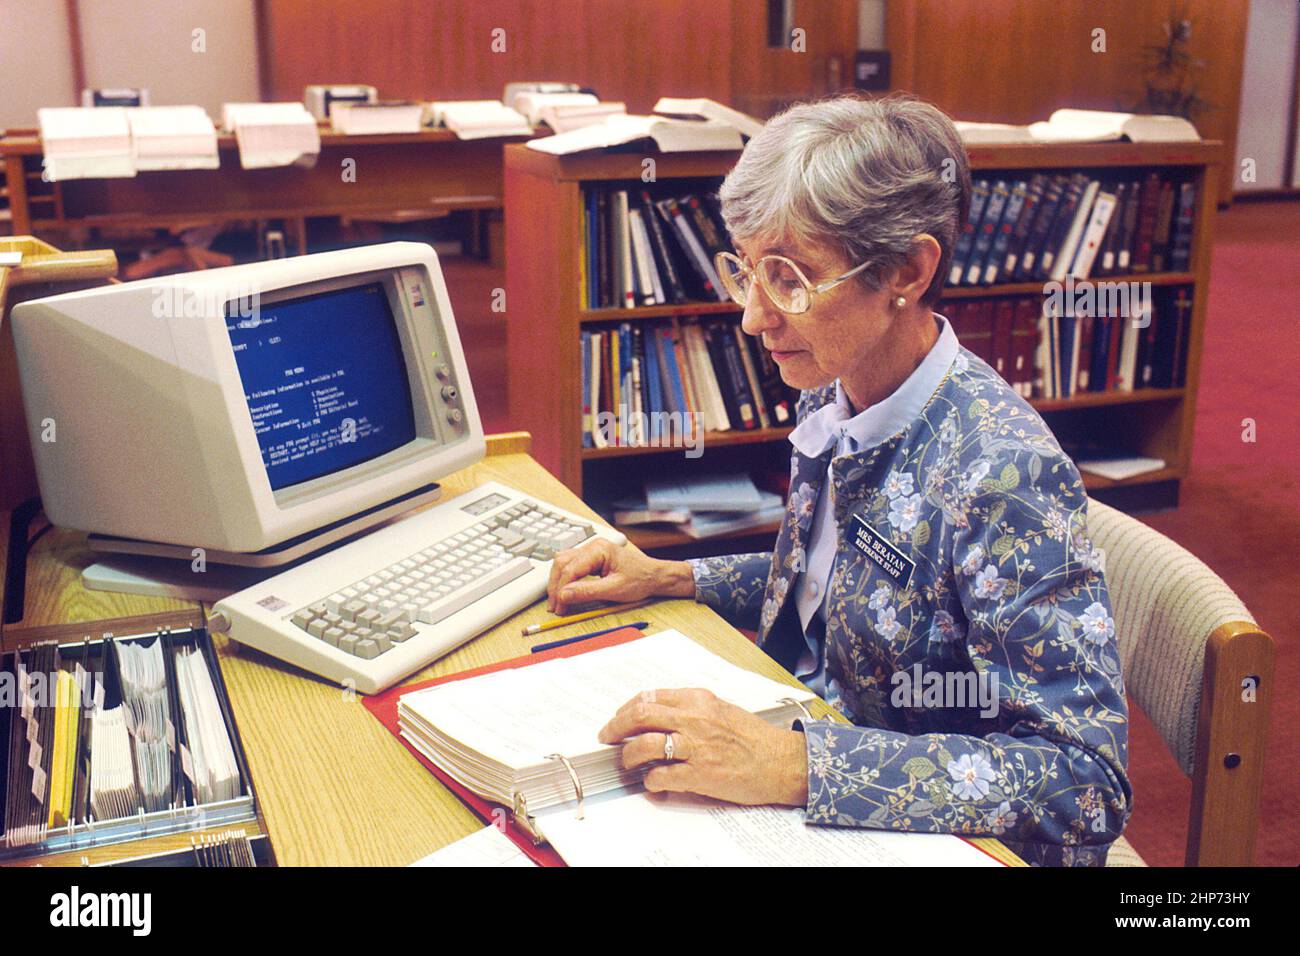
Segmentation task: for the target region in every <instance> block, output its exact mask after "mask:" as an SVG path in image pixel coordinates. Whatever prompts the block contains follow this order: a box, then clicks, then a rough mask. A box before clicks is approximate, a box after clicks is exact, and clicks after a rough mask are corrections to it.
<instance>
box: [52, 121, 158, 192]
mask: <svg viewBox="0 0 1300 956" xmlns="http://www.w3.org/2000/svg"><path fill="white" fill-rule="evenodd" d="M36 117H37V121H38V122H39V123H40V130H41V145H42V148H43V150H44V152H45V178H46V179H48V180H50V181H51V182H62V181H64V180H68V179H101V178H102V179H108V178H121V177H125V176H134V175H135V163H134V162H133V161H132V159H131V128H130V126H129V125H128V123H127V119H126V110H125V109H124V108H122V107H120V106H101V107H94V108H82V107H77V106H67V107H64V106H59V107H45V108H43V109H39V110H37V111H36Z"/></svg>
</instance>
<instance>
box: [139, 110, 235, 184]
mask: <svg viewBox="0 0 1300 956" xmlns="http://www.w3.org/2000/svg"><path fill="white" fill-rule="evenodd" d="M126 121H127V125H128V126H129V127H130V128H131V156H132V158H133V159H134V161H135V168H136V169H142V170H146V169H216V168H217V167H218V166H220V165H221V160H220V157H219V156H218V154H217V131H216V129H215V128H214V127H213V125H212V120H211V119H210V118H209V117H208V114H207V113H206V112H204V110H203V107H201V106H141V107H136V108H134V109H129V110H127V111H126Z"/></svg>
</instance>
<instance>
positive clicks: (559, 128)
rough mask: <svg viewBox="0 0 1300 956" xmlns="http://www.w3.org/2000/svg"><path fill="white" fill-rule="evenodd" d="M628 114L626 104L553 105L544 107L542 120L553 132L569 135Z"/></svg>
mask: <svg viewBox="0 0 1300 956" xmlns="http://www.w3.org/2000/svg"><path fill="white" fill-rule="evenodd" d="M626 113H627V105H626V104H624V103H551V104H549V105H547V106H543V107H542V111H541V119H542V122H543V123H545V124H546V125H547V126H549V127H550V128H551V130H552V132H556V133H567V132H569V131H570V130H574V129H582V127H584V126H591V125H592V124H593V123H603V122H604V121H605V119H606V118H607V117H610V116H622V115H625V114H626Z"/></svg>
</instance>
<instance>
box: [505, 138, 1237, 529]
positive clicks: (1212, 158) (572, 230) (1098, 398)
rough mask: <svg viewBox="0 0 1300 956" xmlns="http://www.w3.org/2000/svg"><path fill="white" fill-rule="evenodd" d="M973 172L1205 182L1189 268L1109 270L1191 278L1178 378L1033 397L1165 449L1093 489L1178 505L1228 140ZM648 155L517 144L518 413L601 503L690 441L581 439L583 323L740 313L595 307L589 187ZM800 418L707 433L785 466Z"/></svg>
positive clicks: (772, 465)
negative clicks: (610, 444) (547, 150)
mask: <svg viewBox="0 0 1300 956" xmlns="http://www.w3.org/2000/svg"><path fill="white" fill-rule="evenodd" d="M968 152H969V155H970V158H971V167H972V172H973V173H977V174H986V175H987V174H988V173H993V172H997V171H1006V172H1012V171H1015V170H1044V171H1060V170H1083V171H1087V172H1094V171H1095V172H1097V173H1099V174H1100V173H1106V172H1108V171H1109V172H1114V171H1115V170H1117V169H1121V168H1125V167H1131V168H1135V169H1136V168H1141V169H1144V170H1148V169H1150V168H1153V167H1156V168H1160V167H1175V168H1177V169H1176V171H1177V172H1179V173H1180V174H1181V175H1184V176H1187V177H1189V178H1190V179H1191V180H1192V181H1193V182H1195V183H1196V187H1197V192H1196V207H1195V222H1194V230H1193V235H1192V245H1191V261H1190V265H1191V267H1190V269H1189V270H1188V271H1185V272H1162V273H1145V274H1133V275H1108V276H1106V277H1105V279H1104V281H1108V282H1122V281H1139V282H1150V283H1152V285H1153V286H1186V287H1188V288H1189V289H1190V290H1191V292H1192V309H1191V314H1190V318H1189V322H1190V327H1189V328H1188V329H1187V330H1186V335H1187V343H1186V362H1187V364H1186V372H1185V376H1184V384H1183V385H1182V386H1180V387H1177V388H1142V389H1136V390H1134V391H1130V392H1120V391H1111V392H1085V393H1081V394H1078V395H1075V396H1073V397H1071V398H1063V399H1033V400H1032V404H1033V405H1034V406H1035V407H1036V408H1037V409H1038V410H1039V411H1040V412H1041V413H1042V414H1043V416H1044V418H1045V419H1046V420H1047V423H1048V425H1049V426H1050V427H1051V428H1052V430H1053V431H1054V432H1055V433H1056V434H1057V436H1058V438H1060V439H1061V441H1062V443H1063V444H1064V445H1066V446H1067V447H1068V446H1070V445H1071V444H1077V443H1078V442H1080V441H1082V440H1084V439H1085V438H1088V437H1094V436H1096V435H1098V434H1104V435H1107V436H1108V437H1110V438H1112V439H1113V440H1114V442H1115V443H1116V444H1118V445H1122V446H1124V447H1125V448H1127V449H1128V450H1130V451H1131V452H1132V453H1134V454H1140V455H1145V456H1151V457H1156V458H1162V459H1164V461H1165V462H1166V466H1165V467H1164V468H1162V469H1160V470H1159V471H1155V472H1151V473H1148V474H1145V475H1139V476H1136V477H1134V478H1131V479H1128V480H1126V481H1119V482H1117V481H1112V480H1108V479H1104V478H1100V477H1098V476H1093V475H1085V476H1084V481H1085V484H1086V485H1087V487H1088V489H1089V491H1090V492H1091V493H1094V494H1095V496H1096V497H1098V498H1101V499H1104V500H1107V501H1108V502H1110V503H1112V504H1115V505H1117V506H1119V507H1130V508H1131V507H1153V506H1162V505H1170V504H1175V503H1176V502H1177V495H1178V486H1179V483H1180V482H1181V481H1182V479H1183V478H1185V477H1186V475H1187V469H1188V466H1189V464H1190V459H1191V441H1192V429H1193V425H1194V419H1195V407H1196V395H1197V386H1198V380H1199V374H1198V373H1199V366H1200V356H1201V347H1202V341H1203V333H1204V327H1205V308H1206V299H1207V292H1208V280H1209V259H1210V243H1211V241H1212V238H1213V223H1214V214H1215V208H1216V206H1215V204H1216V201H1217V189H1216V187H1217V185H1218V182H1219V179H1220V166H1221V165H1222V163H1223V156H1224V152H1223V146H1222V144H1221V143H1218V142H1200V143H1145V144H1138V143H1089V144H1063V145H1043V144H1014V145H1005V146H987V145H985V146H972V147H971V148H970V149H969V150H968ZM738 155H739V154H738V153H736V152H704V153H678V154H671V153H670V154H655V155H654V160H655V167H656V168H655V172H656V182H658V183H659V184H663V183H664V182H665V181H668V180H683V181H695V182H694V183H684V185H683V191H688V190H689V189H690V188H692V187H693V186H695V185H697V184H698V182H699V181H701V180H714V181H717V180H719V179H720V178H721V177H722V176H724V175H725V174H726V172H727V171H728V170H729V169H730V168H731V166H732V164H734V163H735V161H736V159H737V157H738ZM643 158H644V156H643V155H642V154H641V153H639V152H638V153H631V152H627V153H618V152H615V153H610V152H606V153H594V152H593V153H584V154H579V155H571V156H551V155H547V154H544V153H539V152H537V151H535V150H530V149H527V148H526V147H524V146H523V145H522V144H511V145H507V146H506V147H505V205H506V208H507V210H508V213H507V215H506V217H505V220H506V260H507V269H506V315H507V357H508V362H509V364H508V368H509V375H510V381H509V407H510V415H511V422H512V424H513V425H514V426H515V427H518V428H525V429H527V430H528V431H530V432H532V434H533V453H534V455H535V456H536V457H537V458H538V460H539V461H541V462H542V464H543V465H545V466H546V467H547V468H548V469H549V470H550V471H551V472H552V473H553V474H555V475H557V476H558V477H559V478H560V480H561V481H563V482H564V483H565V484H566V485H568V486H569V487H570V488H572V489H573V490H574V491H575V492H576V493H577V494H579V495H582V496H583V497H585V498H587V500H588V501H591V502H598V501H599V500H600V498H601V497H602V496H603V495H608V494H609V492H610V490H611V489H615V488H617V487H618V486H619V484H620V483H626V485H625V487H636V485H637V484H638V483H639V479H643V478H644V477H645V475H646V474H647V472H648V471H649V470H650V469H655V470H656V471H659V470H663V471H665V472H668V473H670V472H671V470H674V469H677V468H681V467H683V466H684V465H685V464H686V459H684V457H683V455H682V452H681V449H672V448H653V447H617V448H604V449H595V448H583V447H582V424H581V416H580V411H579V410H580V408H581V404H582V403H581V380H582V369H581V365H580V363H579V361H578V356H579V350H578V341H579V335H580V332H581V331H582V330H583V329H584V328H587V327H589V326H592V325H596V324H599V323H614V322H633V323H635V322H639V321H643V320H657V319H663V318H669V317H673V316H680V317H685V316H694V315H704V316H708V315H738V313H739V311H740V310H739V308H738V307H736V306H734V305H731V304H729V303H717V302H710V303H694V304H692V303H686V304H683V305H660V306H642V307H638V308H633V309H586V308H583V307H582V304H581V296H580V285H581V274H582V273H581V270H582V249H583V198H582V197H583V189H584V187H585V186H587V185H588V184H592V183H600V182H611V181H620V180H621V181H626V182H628V183H639V182H640V180H641V174H642V160H643ZM1042 292H1043V283H1042V282H1020V283H1003V284H995V285H990V286H976V287H958V288H953V289H951V290H949V291H948V292H946V293H945V295H944V302H943V304H941V307H940V310H941V311H942V308H943V305H946V304H948V303H951V302H955V301H959V300H969V299H978V298H981V297H998V296H1008V295H1030V294H1041V293H1042ZM788 434H789V428H770V429H758V430H754V431H748V432H726V433H706V435H705V439H704V448H705V449H706V450H707V451H708V453H709V456H710V464H711V465H717V466H718V467H720V468H728V469H730V468H732V467H736V468H743V467H750V468H755V467H756V468H764V469H766V470H768V471H769V472H770V471H776V472H783V471H785V470H786V469H787V462H788V458H789V444H788V442H787V441H786V437H787V435H788ZM625 530H626V532H627V534H628V537H629V538H630V539H631V540H632V541H633V542H635V543H637V544H638V545H640V546H641V547H643V548H645V549H647V550H654V551H655V552H656V553H660V554H671V553H688V552H690V553H704V552H706V551H708V550H709V546H710V545H711V544H716V545H717V547H715V548H714V549H713V550H719V549H721V550H735V549H736V546H737V545H739V544H741V542H742V540H743V541H745V542H748V541H757V542H759V543H760V544H761V543H763V542H762V540H761V539H763V538H767V539H769V541H770V537H771V535H772V534H773V533H774V532H775V530H776V526H775V525H773V526H771V527H764V528H759V529H751V530H749V531H746V532H743V533H741V534H737V535H730V536H726V537H721V538H714V539H709V540H708V541H703V542H700V541H695V540H693V539H691V538H690V537H688V536H687V535H685V534H682V533H680V532H676V531H672V530H664V529H662V528H629V529H625Z"/></svg>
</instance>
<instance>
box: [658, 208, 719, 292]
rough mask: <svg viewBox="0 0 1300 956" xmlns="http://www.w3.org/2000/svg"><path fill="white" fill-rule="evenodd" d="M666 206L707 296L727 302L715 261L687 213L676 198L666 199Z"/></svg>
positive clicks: (687, 256)
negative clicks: (710, 258) (714, 265)
mask: <svg viewBox="0 0 1300 956" xmlns="http://www.w3.org/2000/svg"><path fill="white" fill-rule="evenodd" d="M664 204H665V208H666V209H667V211H668V215H669V219H670V221H671V222H672V224H673V228H674V229H676V230H677V235H678V236H680V237H681V242H682V248H683V249H684V250H685V252H686V258H687V260H688V261H689V262H690V263H691V266H692V268H694V270H695V273H696V275H697V276H698V277H699V279H700V284H701V286H702V288H703V289H704V294H705V296H706V297H707V298H711V299H717V300H718V301H719V302H725V301H726V298H727V294H726V292H725V291H723V289H722V283H721V282H720V281H719V280H718V274H717V272H716V271H714V268H713V263H711V262H709V257H708V255H707V254H706V253H705V251H704V247H703V246H702V245H701V244H700V240H699V239H698V238H697V237H696V235H695V233H694V231H693V230H692V229H691V225H690V223H689V222H688V221H687V219H686V215H685V214H684V213H683V212H682V209H681V207H680V206H679V205H678V204H677V201H676V200H674V199H667V200H664Z"/></svg>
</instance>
